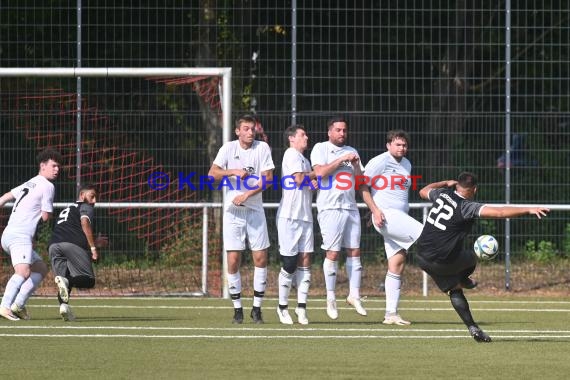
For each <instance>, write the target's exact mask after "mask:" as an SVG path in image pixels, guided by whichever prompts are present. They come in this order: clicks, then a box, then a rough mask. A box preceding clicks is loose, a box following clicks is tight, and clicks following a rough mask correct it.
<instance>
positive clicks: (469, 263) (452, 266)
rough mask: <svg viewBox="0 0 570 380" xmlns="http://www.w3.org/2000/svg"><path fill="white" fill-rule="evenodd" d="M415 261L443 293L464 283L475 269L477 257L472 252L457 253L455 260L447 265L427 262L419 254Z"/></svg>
mask: <svg viewBox="0 0 570 380" xmlns="http://www.w3.org/2000/svg"><path fill="white" fill-rule="evenodd" d="M417 261H418V264H419V266H420V268H422V270H424V271H425V272H426V273H427V274H429V275H430V277H431V278H432V279H433V281H434V282H435V284H436V285H437V287H438V288H439V289H440V290H441V291H442V292H445V293H447V292H448V291H450V290H451V289H453V288H455V287H456V286H457V285H459V284H460V283H461V282H464V281H465V279H466V278H467V277H469V276H470V275H471V274H472V273H473V272H474V271H475V268H476V267H477V256H475V253H473V252H472V251H461V252H459V254H458V255H457V257H456V259H455V260H454V261H452V262H449V263H441V262H437V261H433V260H432V261H428V260H426V259H425V258H424V257H422V256H421V254H420V253H418V255H417Z"/></svg>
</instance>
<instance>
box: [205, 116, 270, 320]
mask: <svg viewBox="0 0 570 380" xmlns="http://www.w3.org/2000/svg"><path fill="white" fill-rule="evenodd" d="M255 125H256V120H255V118H254V117H253V116H252V115H243V116H240V117H238V118H237V120H236V121H235V134H236V136H237V140H234V141H230V142H228V143H225V144H224V145H223V146H222V147H221V148H220V150H219V151H218V154H217V155H216V158H215V159H214V162H213V164H212V166H211V168H210V171H209V172H208V175H209V176H212V177H214V180H215V181H221V180H227V179H229V181H230V182H231V185H232V186H231V190H228V192H227V194H226V196H225V204H224V214H223V230H224V232H223V241H224V249H225V251H226V255H227V260H228V273H227V278H228V288H229V293H230V297H231V299H232V303H233V306H234V318H233V323H243V307H242V302H241V275H240V272H239V267H240V260H241V255H242V253H243V252H244V251H245V249H246V248H247V247H246V241H247V242H248V243H249V248H250V249H251V254H252V257H253V264H254V266H255V269H254V272H253V309H252V310H251V313H250V316H251V318H252V320H253V322H255V323H263V318H262V314H261V304H262V301H263V297H264V295H265V288H266V286H267V248H269V234H268V232H267V223H266V219H265V211H264V209H263V200H262V195H261V192H262V191H263V190H264V189H265V188H267V184H270V183H271V181H272V180H273V169H275V165H274V164H273V160H272V158H271V150H270V148H269V145H267V143H265V142H263V141H257V140H255ZM249 175H251V176H256V177H257V178H260V181H259V182H258V183H257V184H252V183H250V184H249V186H248V187H249V188H251V189H253V190H247V189H246V188H245V187H244V186H236V182H237V180H236V178H239V179H245V178H246V177H247V176H249ZM262 178H263V179H264V180H265V181H266V183H265V184H263V183H261V179H262Z"/></svg>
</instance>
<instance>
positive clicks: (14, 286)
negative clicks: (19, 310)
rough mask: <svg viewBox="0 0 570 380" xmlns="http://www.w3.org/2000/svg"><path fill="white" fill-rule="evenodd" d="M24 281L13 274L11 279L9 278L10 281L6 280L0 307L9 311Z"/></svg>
mask: <svg viewBox="0 0 570 380" xmlns="http://www.w3.org/2000/svg"><path fill="white" fill-rule="evenodd" d="M25 281H26V279H25V278H24V277H22V276H20V275H19V274H16V273H14V274H13V275H12V277H10V279H9V280H8V283H7V284H6V289H4V296H3V297H2V302H1V303H0V306H2V307H4V308H6V309H9V308H10V306H12V303H14V299H15V298H16V295H17V294H18V292H19V291H20V287H22V284H23V283H24V282H25Z"/></svg>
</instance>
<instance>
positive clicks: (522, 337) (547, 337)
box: [0, 333, 570, 341]
mask: <svg viewBox="0 0 570 380" xmlns="http://www.w3.org/2000/svg"><path fill="white" fill-rule="evenodd" d="M0 337H30V338H67V339H69V338H82V339H84V338H112V339H116V338H135V339H208V340H212V339H256V340H259V339H268V340H274V339H287V340H291V339H319V340H320V339H398V340H402V339H429V340H434V339H472V338H471V337H470V336H469V334H466V333H465V334H462V335H417V336H405V335H404V336H402V335H318V336H306V335H290V334H288V335H129V334H0ZM492 337H493V339H494V340H495V341H496V340H500V339H508V340H549V341H551V340H553V339H569V338H570V334H568V335H556V336H554V335H493V336H492Z"/></svg>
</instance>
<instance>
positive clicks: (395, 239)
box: [372, 209, 424, 259]
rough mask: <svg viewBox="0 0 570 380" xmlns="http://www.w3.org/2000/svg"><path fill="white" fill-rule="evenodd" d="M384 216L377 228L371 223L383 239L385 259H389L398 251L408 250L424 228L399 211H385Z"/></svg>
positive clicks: (383, 211)
mask: <svg viewBox="0 0 570 380" xmlns="http://www.w3.org/2000/svg"><path fill="white" fill-rule="evenodd" d="M382 213H383V214H384V225H383V226H382V228H378V227H377V226H376V224H374V217H372V223H373V226H374V229H375V230H376V231H378V232H379V233H380V234H381V235H382V236H383V237H384V249H385V250H386V258H388V259H389V258H390V257H392V256H394V255H395V254H396V253H398V252H399V251H400V250H402V249H405V250H408V248H410V247H411V246H412V244H414V243H415V242H416V240H418V238H419V237H420V235H421V233H422V229H423V228H424V226H423V224H421V223H420V222H418V221H417V220H415V219H414V218H412V217H411V216H409V215H408V214H406V213H405V212H403V211H401V210H396V209H386V210H382Z"/></svg>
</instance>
